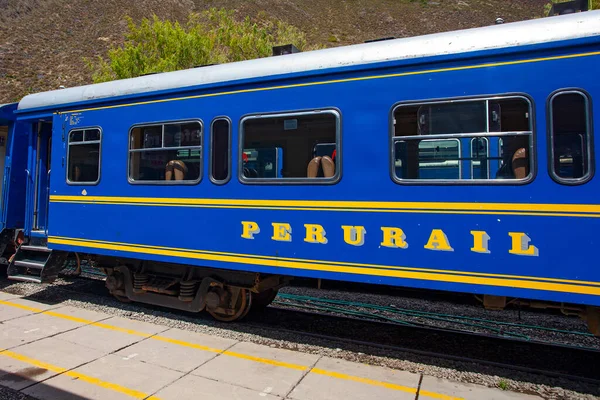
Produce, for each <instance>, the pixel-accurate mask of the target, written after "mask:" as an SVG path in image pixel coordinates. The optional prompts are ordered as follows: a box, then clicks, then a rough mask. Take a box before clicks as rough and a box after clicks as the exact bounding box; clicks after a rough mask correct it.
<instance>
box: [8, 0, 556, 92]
mask: <svg viewBox="0 0 600 400" xmlns="http://www.w3.org/2000/svg"><path fill="white" fill-rule="evenodd" d="M546 2H547V0H500V1H498V0H496V1H492V0H435V1H434V0H431V1H427V0H338V1H335V2H331V1H328V0H295V1H294V0H246V1H239V0H237V1H236V0H205V1H201V0H137V1H131V2H130V1H124V0H103V1H92V0H79V1H73V2H67V1H64V0H0V87H1V88H2V89H1V90H0V103H2V102H7V101H18V99H20V98H21V97H22V96H23V95H25V94H27V93H32V92H38V91H43V90H50V89H55V88H58V87H59V86H60V85H65V86H69V87H72V86H77V85H82V84H87V83H90V82H91V78H90V73H89V71H88V70H87V69H86V66H85V64H84V62H83V61H82V59H83V57H95V56H97V55H104V54H105V53H106V50H107V49H108V48H109V47H110V46H111V45H114V44H119V43H120V42H121V41H122V37H123V33H124V31H125V28H126V25H125V23H124V21H123V17H124V16H125V15H129V16H131V17H132V18H133V19H134V20H139V19H141V18H143V17H149V16H151V15H152V14H156V15H158V16H159V17H161V18H169V19H174V20H180V21H184V20H185V19H186V16H187V15H188V13H189V12H192V11H199V10H203V9H206V8H208V7H225V8H229V9H234V10H235V11H236V12H237V14H238V15H240V17H242V16H246V15H250V16H256V15H258V14H259V13H260V12H261V11H264V12H266V13H268V14H269V15H270V16H273V17H275V18H279V19H281V20H284V21H286V22H289V23H291V24H293V25H296V26H297V27H299V28H300V29H302V30H303V31H305V32H306V33H307V35H308V38H309V40H310V41H311V42H312V43H321V44H324V45H326V46H340V45H346V44H352V43H360V42H363V41H365V40H368V39H375V38H381V37H387V36H395V37H405V36H414V35H420V34H427V33H434V32H443V31H450V30H456V29H464V28H471V27H477V26H484V25H490V24H492V23H493V22H494V20H495V19H496V17H499V16H501V17H502V18H504V19H505V21H507V22H510V21H518V20H524V19H530V18H537V17H541V16H542V12H543V8H544V4H546Z"/></svg>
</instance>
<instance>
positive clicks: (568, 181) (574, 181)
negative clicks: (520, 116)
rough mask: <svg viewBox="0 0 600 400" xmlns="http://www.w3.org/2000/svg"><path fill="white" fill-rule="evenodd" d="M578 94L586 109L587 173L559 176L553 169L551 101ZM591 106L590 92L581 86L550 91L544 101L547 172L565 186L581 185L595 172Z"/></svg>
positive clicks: (552, 116) (590, 178)
mask: <svg viewBox="0 0 600 400" xmlns="http://www.w3.org/2000/svg"><path fill="white" fill-rule="evenodd" d="M574 93H575V94H579V95H581V96H582V97H583V98H584V99H585V107H586V108H585V111H586V128H587V132H586V139H587V149H586V150H587V156H588V173H587V174H586V175H584V176H582V177H581V178H561V177H560V176H558V175H557V174H556V171H554V123H553V120H554V114H553V108H552V103H553V100H554V99H555V98H556V97H558V96H560V95H563V94H574ZM592 114H593V107H592V97H591V96H590V94H589V93H588V92H587V91H585V90H583V89H581V88H571V87H569V88H562V89H557V90H555V91H553V92H552V93H550V95H549V96H548V99H547V101H546V115H547V118H546V125H547V135H548V136H547V138H548V139H547V150H548V174H549V175H550V177H551V178H552V180H554V181H555V182H556V183H558V184H561V185H567V186H576V185H583V184H585V183H587V182H589V181H590V180H592V178H593V177H594V174H595V164H596V163H595V155H594V126H593V115H592Z"/></svg>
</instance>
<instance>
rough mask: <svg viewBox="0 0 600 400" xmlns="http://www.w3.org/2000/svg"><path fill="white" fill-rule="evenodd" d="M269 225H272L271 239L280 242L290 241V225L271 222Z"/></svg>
mask: <svg viewBox="0 0 600 400" xmlns="http://www.w3.org/2000/svg"><path fill="white" fill-rule="evenodd" d="M271 225H273V236H271V239H273V240H278V241H280V242H291V241H292V227H291V226H290V224H286V223H285V222H273V223H271Z"/></svg>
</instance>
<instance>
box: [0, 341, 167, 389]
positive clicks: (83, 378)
mask: <svg viewBox="0 0 600 400" xmlns="http://www.w3.org/2000/svg"><path fill="white" fill-rule="evenodd" d="M0 356H4V357H8V358H12V359H13V360H17V361H21V362H23V363H25V364H29V365H33V366H35V367H38V368H42V369H45V370H48V371H52V372H56V373H57V374H60V375H66V376H68V377H70V378H73V379H77V380H80V381H83V382H86V383H89V384H91V385H94V386H99V387H101V388H104V389H108V390H112V391H114V392H119V393H122V394H125V395H127V396H130V397H133V398H136V399H148V400H160V399H159V398H158V397H156V396H150V395H149V394H147V393H144V392H140V391H139V390H135V389H129V388H127V387H125V386H121V385H118V384H116V383H112V382H107V381H103V380H101V379H98V378H94V377H93V376H89V375H85V374H82V373H81V372H76V371H70V370H67V369H66V368H62V367H59V366H56V365H53V364H49V363H46V362H43V361H40V360H36V359H35V358H31V357H28V356H25V355H23V354H19V353H15V352H13V351H10V350H4V351H0ZM149 396H150V397H149Z"/></svg>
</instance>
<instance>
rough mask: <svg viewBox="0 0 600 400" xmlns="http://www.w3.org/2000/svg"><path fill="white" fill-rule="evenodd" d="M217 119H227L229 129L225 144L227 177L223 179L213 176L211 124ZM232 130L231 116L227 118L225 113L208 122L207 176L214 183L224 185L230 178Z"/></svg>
mask: <svg viewBox="0 0 600 400" xmlns="http://www.w3.org/2000/svg"><path fill="white" fill-rule="evenodd" d="M219 120H223V121H227V123H229V131H228V146H227V157H228V159H227V177H226V178H225V179H221V180H218V179H214V177H213V156H214V155H213V148H214V131H213V126H214V124H215V122H217V121H219ZM232 130H233V122H232V121H231V118H229V117H228V116H226V115H222V116H218V117H215V118H213V120H212V121H211V122H210V145H209V150H208V151H209V159H208V178H209V179H210V181H211V182H212V183H214V184H215V185H225V184H226V183H228V182H229V181H230V180H231V175H232V173H231V168H232V164H233V163H232V160H231V157H232V151H231V148H232V143H231V139H232Z"/></svg>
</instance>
